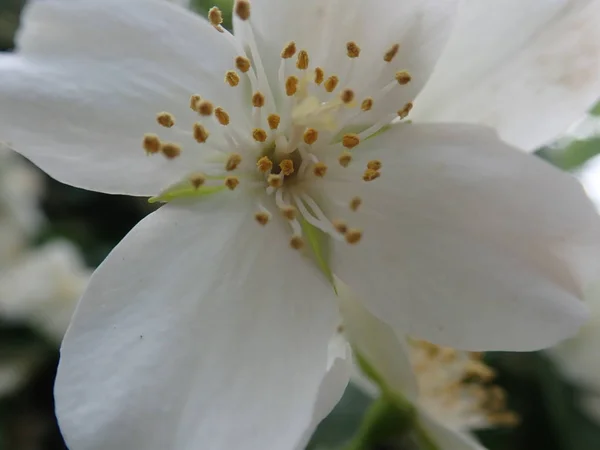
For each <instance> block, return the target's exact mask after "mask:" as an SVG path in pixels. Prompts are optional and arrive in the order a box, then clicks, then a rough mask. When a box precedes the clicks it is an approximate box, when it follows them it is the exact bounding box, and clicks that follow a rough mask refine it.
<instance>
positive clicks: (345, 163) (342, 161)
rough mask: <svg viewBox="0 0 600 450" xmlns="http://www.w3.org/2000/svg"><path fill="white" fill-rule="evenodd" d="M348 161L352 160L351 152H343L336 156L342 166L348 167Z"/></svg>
mask: <svg viewBox="0 0 600 450" xmlns="http://www.w3.org/2000/svg"><path fill="white" fill-rule="evenodd" d="M350 161H352V154H351V153H350V152H343V153H342V154H341V155H340V156H339V157H338V162H339V163H340V166H342V167H348V165H349V164H350Z"/></svg>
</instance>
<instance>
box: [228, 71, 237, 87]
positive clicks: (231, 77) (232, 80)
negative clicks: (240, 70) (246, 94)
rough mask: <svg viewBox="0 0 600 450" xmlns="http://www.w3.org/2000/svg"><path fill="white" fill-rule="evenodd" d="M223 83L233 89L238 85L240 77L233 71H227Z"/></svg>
mask: <svg viewBox="0 0 600 450" xmlns="http://www.w3.org/2000/svg"><path fill="white" fill-rule="evenodd" d="M225 82H226V83H227V84H229V86H231V87H235V86H237V85H238V84H240V76H239V75H238V74H237V73H236V72H235V71H234V70H228V71H227V72H225Z"/></svg>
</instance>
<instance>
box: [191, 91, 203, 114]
mask: <svg viewBox="0 0 600 450" xmlns="http://www.w3.org/2000/svg"><path fill="white" fill-rule="evenodd" d="M201 101H202V98H201V97H200V96H199V95H192V96H191V97H190V109H191V110H192V111H196V112H198V103H200V102H201Z"/></svg>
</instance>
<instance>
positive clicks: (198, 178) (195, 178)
mask: <svg viewBox="0 0 600 450" xmlns="http://www.w3.org/2000/svg"><path fill="white" fill-rule="evenodd" d="M205 181H206V177H205V176H204V174H202V173H195V174H192V175H190V183H192V186H194V188H196V189H199V188H200V186H202V185H203V184H204V182H205Z"/></svg>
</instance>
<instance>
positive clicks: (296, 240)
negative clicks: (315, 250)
mask: <svg viewBox="0 0 600 450" xmlns="http://www.w3.org/2000/svg"><path fill="white" fill-rule="evenodd" d="M290 247H292V248H293V249H294V250H302V248H303V247H304V239H302V237H301V236H292V239H290Z"/></svg>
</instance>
